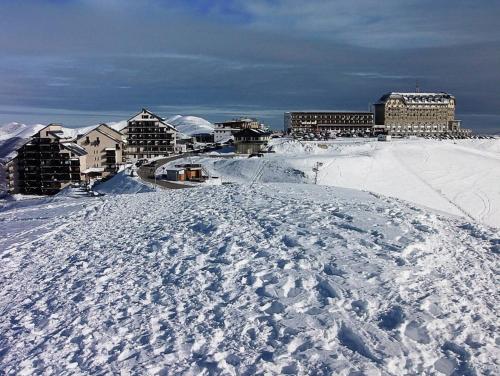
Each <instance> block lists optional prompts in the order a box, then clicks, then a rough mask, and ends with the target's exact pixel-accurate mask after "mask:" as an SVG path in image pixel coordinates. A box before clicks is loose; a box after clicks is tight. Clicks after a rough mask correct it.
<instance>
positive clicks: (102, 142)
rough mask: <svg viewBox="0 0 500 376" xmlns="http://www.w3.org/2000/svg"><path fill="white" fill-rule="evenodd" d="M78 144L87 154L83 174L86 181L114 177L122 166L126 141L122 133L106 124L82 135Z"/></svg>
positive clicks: (77, 140)
mask: <svg viewBox="0 0 500 376" xmlns="http://www.w3.org/2000/svg"><path fill="white" fill-rule="evenodd" d="M76 143H77V144H78V145H80V146H81V147H82V148H84V149H85V150H86V152H87V156H86V163H85V167H86V169H85V170H82V174H83V175H85V178H86V180H89V179H90V178H93V177H102V178H106V177H108V176H110V175H114V174H115V173H116V172H117V171H118V168H119V166H120V165H121V164H123V162H124V160H123V154H124V149H125V141H124V140H123V135H122V133H120V132H118V131H116V130H114V129H112V128H110V127H109V126H107V125H106V124H101V125H99V126H98V127H96V128H94V129H92V130H90V131H88V132H87V133H84V134H81V135H79V136H78V137H77V139H76Z"/></svg>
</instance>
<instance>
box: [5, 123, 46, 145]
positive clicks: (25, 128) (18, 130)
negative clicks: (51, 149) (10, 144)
mask: <svg viewBox="0 0 500 376" xmlns="http://www.w3.org/2000/svg"><path fill="white" fill-rule="evenodd" d="M43 127H45V126H44V125H42V124H32V125H26V124H21V123H16V122H13V123H8V124H3V125H0V141H5V140H8V139H9V138H14V137H19V138H29V137H30V136H32V135H33V134H35V133H36V132H38V131H39V130H40V129H42V128H43Z"/></svg>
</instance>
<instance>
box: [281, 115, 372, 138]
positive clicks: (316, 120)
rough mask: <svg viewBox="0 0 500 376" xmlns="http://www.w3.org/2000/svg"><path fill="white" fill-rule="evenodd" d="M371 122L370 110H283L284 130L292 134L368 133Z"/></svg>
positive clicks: (370, 128) (370, 130)
mask: <svg viewBox="0 0 500 376" xmlns="http://www.w3.org/2000/svg"><path fill="white" fill-rule="evenodd" d="M373 124H374V117H373V113H371V112H339V111H337V112H285V132H287V133H294V134H306V133H331V132H334V133H336V134H344V133H362V134H369V133H371V132H372V129H373Z"/></svg>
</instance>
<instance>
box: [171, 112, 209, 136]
mask: <svg viewBox="0 0 500 376" xmlns="http://www.w3.org/2000/svg"><path fill="white" fill-rule="evenodd" d="M167 123H169V124H172V125H173V126H174V127H175V128H176V129H177V130H178V131H179V132H181V133H182V134H184V135H186V136H191V135H194V134H197V133H210V134H211V133H214V126H213V124H212V123H210V122H209V121H207V120H205V119H203V118H200V117H196V116H182V115H176V116H173V117H171V118H169V119H167Z"/></svg>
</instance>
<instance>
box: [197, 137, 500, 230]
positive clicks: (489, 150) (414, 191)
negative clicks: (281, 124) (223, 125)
mask: <svg viewBox="0 0 500 376" xmlns="http://www.w3.org/2000/svg"><path fill="white" fill-rule="evenodd" d="M273 149H274V151H275V153H273V154H267V155H265V157H264V158H258V159H255V158H250V159H249V158H246V156H245V157H243V158H235V159H227V158H201V159H194V158H191V159H192V160H193V161H195V160H197V161H200V162H202V163H204V165H206V167H208V168H209V169H210V170H211V171H212V173H213V174H214V175H217V176H221V177H222V178H223V179H224V180H226V181H234V182H239V183H247V182H250V181H253V180H255V176H256V174H257V175H258V181H261V182H303V183H312V182H313V181H314V173H313V171H312V169H313V167H314V166H315V164H316V163H317V162H320V163H322V165H321V166H320V169H319V173H318V178H317V180H318V184H320V185H327V186H338V187H345V188H353V189H360V190H366V191H371V192H376V193H379V194H383V195H387V196H392V197H397V198H400V199H404V200H407V201H410V202H414V203H416V204H419V205H423V206H427V207H429V208H433V209H435V210H440V211H443V212H446V213H450V214H452V215H459V216H464V217H466V218H468V219H469V220H476V221H480V222H483V223H485V224H488V225H490V226H496V227H499V228H500V190H499V189H498V187H499V186H500V138H497V139H487V140H479V139H477V140H447V141H437V140H426V139H415V140H396V141H393V142H377V141H374V140H366V139H339V140H336V141H330V142H318V143H313V142H306V143H300V142H296V141H291V140H282V139H276V140H273Z"/></svg>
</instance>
